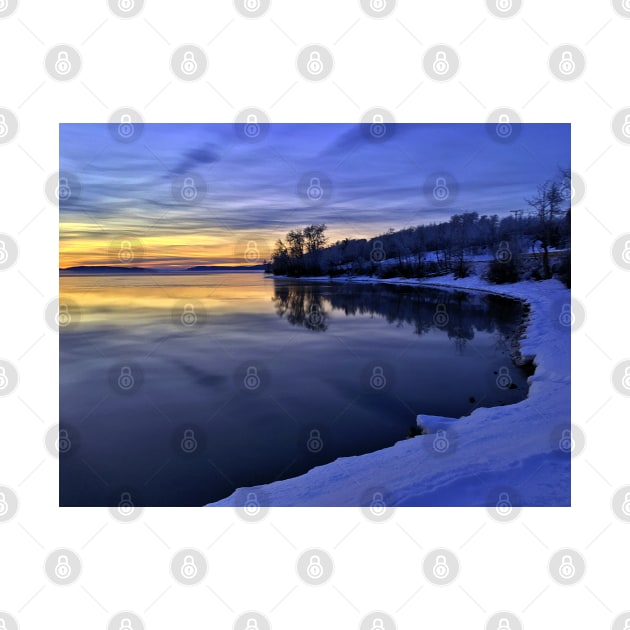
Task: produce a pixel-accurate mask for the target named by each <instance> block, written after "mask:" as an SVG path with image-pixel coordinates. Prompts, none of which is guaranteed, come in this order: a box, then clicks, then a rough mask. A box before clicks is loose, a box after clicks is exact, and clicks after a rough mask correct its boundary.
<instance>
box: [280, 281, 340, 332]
mask: <svg viewBox="0 0 630 630" xmlns="http://www.w3.org/2000/svg"><path fill="white" fill-rule="evenodd" d="M318 289H319V287H311V286H307V285H288V284H278V283H276V286H275V295H274V297H273V298H272V300H273V301H274V303H275V305H276V313H278V316H279V317H284V316H285V315H286V319H287V321H288V322H289V324H291V325H293V326H304V328H307V329H308V330H316V331H322V332H323V331H325V330H326V329H327V328H328V313H327V312H326V311H325V310H324V307H323V304H322V301H323V296H322V295H321V293H320V291H319V290H318Z"/></svg>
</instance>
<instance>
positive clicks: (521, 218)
mask: <svg viewBox="0 0 630 630" xmlns="http://www.w3.org/2000/svg"><path fill="white" fill-rule="evenodd" d="M524 201H525V204H526V207H525V208H519V209H515V210H511V211H510V214H509V215H508V216H505V217H502V218H500V217H499V216H498V215H497V214H493V215H487V214H481V215H480V214H479V213H477V212H461V213H457V214H453V215H452V216H451V217H450V218H449V219H448V220H447V221H442V222H434V223H430V224H426V225H418V226H415V227H406V228H403V229H399V230H394V229H391V228H390V229H389V230H388V231H387V232H385V233H383V234H379V235H377V236H375V237H373V238H370V239H364V238H363V239H351V238H345V239H343V240H338V241H336V242H334V243H329V242H328V238H327V236H326V229H327V226H326V225H325V224H318V225H309V226H307V227H305V228H301V229H292V230H290V231H289V232H288V233H287V235H286V237H285V238H284V239H278V241H277V242H276V245H275V249H274V251H273V254H272V259H271V261H270V262H269V263H267V266H266V271H267V272H269V273H273V274H274V275H286V276H292V277H299V276H305V275H309V276H321V275H330V276H331V277H335V276H340V275H370V276H377V277H381V278H387V277H407V278H410V277H413V278H422V277H427V276H434V275H442V274H446V273H453V274H455V276H456V277H465V276H467V275H468V274H469V273H470V267H471V265H470V260H471V258H472V257H474V256H479V255H485V256H488V258H491V259H492V260H491V262H490V264H489V265H488V278H489V279H490V280H491V281H493V282H514V281H516V280H518V279H519V278H520V277H522V275H523V271H524V269H526V270H527V271H528V273H529V274H530V277H533V278H535V279H546V278H551V277H553V276H554V275H558V276H559V277H561V278H562V279H563V280H564V281H565V282H567V283H568V277H569V275H570V257H569V256H570V255H569V254H568V253H565V254H563V255H562V256H561V257H557V256H555V255H554V256H552V252H553V250H570V246H571V229H570V228H571V207H570V206H571V203H570V202H571V180H570V171H568V170H561V171H560V175H559V177H557V178H556V179H554V180H549V181H546V182H544V183H543V184H541V185H540V186H538V187H537V190H536V191H535V193H534V194H533V195H532V196H531V197H529V198H527V199H525V200H524Z"/></svg>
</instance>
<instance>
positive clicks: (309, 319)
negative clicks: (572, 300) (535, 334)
mask: <svg viewBox="0 0 630 630" xmlns="http://www.w3.org/2000/svg"><path fill="white" fill-rule="evenodd" d="M60 295H61V297H60V303H61V304H62V307H60V314H59V321H60V403H59V404H60V427H61V434H60V443H59V444H60V503H61V505H65V506H112V505H118V504H119V503H120V502H121V499H123V500H124V499H125V498H129V497H131V499H132V501H133V503H135V504H136V505H144V506H196V505H205V504H206V503H209V502H213V501H217V500H219V499H221V498H224V497H226V496H228V495H229V494H231V493H232V492H233V491H234V490H235V489H236V488H239V487H244V486H255V485H259V484H264V483H269V482H272V481H275V480H278V479H285V478H288V477H293V476H296V475H299V474H302V473H304V472H306V471H307V470H309V469H311V468H313V467H314V466H318V465H321V464H324V463H327V462H330V461H333V460H334V459H336V458H338V457H341V456H351V455H359V454H362V453H367V452H371V451H375V450H378V449H381V448H384V447H387V446H391V445H392V444H394V443H396V442H397V441H399V440H401V439H405V438H406V437H407V436H408V434H409V429H410V427H413V426H414V425H415V421H416V415H417V414H420V413H424V414H431V415H440V416H449V417H460V416H463V415H467V414H469V413H471V412H472V411H473V410H474V409H475V408H476V407H478V406H484V407H488V406H495V405H503V404H512V403H515V402H518V401H519V400H522V399H523V398H524V397H526V395H527V375H526V374H525V373H524V372H523V371H522V370H521V369H519V368H517V367H516V366H515V365H514V363H513V361H512V359H511V353H510V349H511V340H512V339H513V338H514V335H515V334H516V332H517V330H518V328H519V326H520V325H521V322H522V318H523V306H522V304H521V303H520V302H518V301H515V300H509V299H505V298H500V297H496V296H492V295H488V294H482V293H471V292H469V293H465V292H461V291H452V290H438V289H429V288H416V287H404V286H395V285H386V284H348V283H335V284H331V283H321V282H308V281H295V280H289V279H276V278H271V277H265V276H263V274H261V273H253V272H245V273H236V272H231V273H212V274H204V275H200V274H189V275H170V274H168V275H167V274H163V275H157V274H156V275H126V276H124V275H120V276H63V277H61V279H60ZM63 305H66V307H65V308H64V307H63ZM419 465H420V466H421V465H422V464H421V462H419Z"/></svg>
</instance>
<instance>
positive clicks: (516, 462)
mask: <svg viewBox="0 0 630 630" xmlns="http://www.w3.org/2000/svg"><path fill="white" fill-rule="evenodd" d="M265 277H266V278H267V277H272V278H273V277H275V278H283V279H289V280H296V281H309V282H312V281H318V282H326V283H332V282H335V283H373V284H376V283H383V284H394V285H409V286H418V287H422V286H427V287H435V288H442V289H453V290H462V291H473V292H483V293H488V294H495V295H500V296H502V297H506V298H511V299H517V300H520V301H521V302H523V303H524V306H526V307H528V312H527V313H526V314H524V315H525V317H524V321H523V322H522V323H521V325H520V326H519V328H518V333H517V334H515V335H514V338H515V339H517V340H518V342H517V346H518V356H519V357H521V360H523V361H525V362H528V361H531V362H532V363H533V365H534V366H535V372H534V373H533V374H532V375H531V376H529V377H528V386H529V389H528V394H527V397H526V398H525V399H524V400H522V401H520V402H518V403H514V404H512V405H504V406H497V407H478V408H476V409H475V410H473V411H472V412H471V414H469V415H468V416H463V417H460V418H443V417H435V416H427V415H424V416H423V415H422V414H419V415H418V416H417V418H416V422H417V424H418V425H419V426H420V427H422V428H423V429H424V430H425V431H426V433H423V434H422V435H419V436H416V437H414V438H411V439H407V440H401V441H399V442H397V443H396V444H394V445H393V446H390V447H386V448H384V449H381V450H378V451H374V452H372V453H366V454H364V455H358V456H354V457H345V458H339V459H337V460H334V461H333V462H330V463H328V464H324V465H322V466H318V467H315V468H313V469H311V470H309V471H307V472H306V473H304V474H302V475H300V476H298V477H293V478H290V479H285V480H281V481H275V482H272V483H270V484H263V485H260V486H255V487H253V488H250V490H252V489H254V490H256V489H258V490H259V492H260V493H261V494H262V495H263V496H264V497H265V498H266V503H267V504H268V505H270V506H290V505H300V506H301V505H313V506H333V505H334V506H358V505H364V501H365V499H364V498H361V497H362V496H363V495H362V494H361V493H357V488H356V486H357V484H358V485H359V486H360V487H361V486H364V488H365V492H367V490H368V488H369V487H372V488H375V487H376V488H381V489H383V490H385V491H386V496H387V504H388V505H392V506H393V505H418V506H420V505H453V506H455V505H462V506H463V505H487V504H488V502H489V501H490V502H492V499H491V498H489V496H490V494H491V493H490V490H489V488H485V487H484V489H483V490H480V488H476V489H475V488H472V487H471V484H472V485H474V483H475V476H477V478H479V477H480V476H481V475H483V476H484V477H486V478H488V479H491V480H492V482H490V481H487V482H486V485H488V484H490V485H494V486H497V485H500V486H505V487H507V486H510V487H511V486H514V488H513V494H515V495H516V496H518V497H519V498H518V499H517V500H516V502H518V503H519V504H521V505H570V458H568V459H567V458H566V457H562V456H558V453H557V448H555V445H554V438H553V434H554V432H555V433H557V432H558V431H559V430H561V428H562V427H570V336H568V335H569V334H570V333H569V331H567V330H565V331H562V330H561V329H559V330H554V325H553V324H554V322H553V320H549V319H548V318H547V316H548V315H549V314H550V310H551V311H553V307H554V305H556V304H557V303H558V301H559V300H560V301H562V300H564V301H569V302H570V290H569V289H566V288H565V287H564V285H562V284H561V283H560V282H559V281H557V280H545V281H541V282H533V281H521V282H518V283H514V284H505V285H491V284H489V283H487V282H486V281H483V280H481V279H480V278H479V277H478V276H470V277H469V278H463V279H457V280H456V279H454V278H453V276H452V274H450V275H448V276H441V277H440V278H439V279H435V278H431V279H406V278H387V279H380V278H370V277H366V276H356V277H354V278H328V277H303V278H289V277H280V276H269V275H265ZM556 326H557V325H556ZM563 334H564V335H567V336H566V337H564V338H563ZM559 342H563V343H559ZM511 354H512V352H511ZM541 409H546V410H547V412H548V413H545V412H544V411H541ZM563 415H564V416H566V417H565V418H564V419H563ZM445 428H448V430H449V431H451V432H453V436H454V439H455V441H456V445H457V448H456V451H457V453H458V455H455V456H454V457H453V459H452V460H451V459H450V458H449V457H441V458H435V457H433V456H431V453H430V451H429V449H427V448H426V443H427V441H428V440H430V438H431V435H432V434H434V433H435V432H436V431H440V430H443V429H445ZM434 437H435V436H434ZM423 444H424V446H423ZM427 455H429V457H427ZM419 457H421V458H422V460H423V465H424V467H421V468H420V470H418V458H419ZM445 462H446V463H448V464H449V465H448V466H446V465H445ZM530 466H531V467H532V468H533V471H532V473H530V475H529V476H530V477H532V476H533V479H530V480H526V481H523V483H527V484H529V485H530V486H532V485H533V486H534V487H529V488H527V491H525V490H524V489H518V486H519V485H522V484H521V483H518V482H519V473H518V471H519V470H520V471H521V473H522V472H523V468H525V469H527V470H528V469H529V467H530ZM403 470H405V471H407V473H406V474H403ZM549 474H551V475H552V477H553V478H552V479H549V477H548V475H549ZM541 475H542V477H541ZM524 476H527V475H524ZM554 478H555V481H556V483H555V484H554V485H555V488H553V489H550V488H549V484H553V483H554ZM481 485H483V484H481ZM440 488H441V489H442V491H441V492H440V490H439V489H440ZM543 489H544V491H543ZM243 490H245V489H243V488H239V489H238V490H236V491H235V492H234V493H233V494H232V495H230V496H228V497H226V498H225V499H222V500H220V501H218V502H216V503H213V504H210V505H223V506H237V505H239V501H238V500H237V498H238V497H239V496H241V495H242V494H243ZM489 493H490V494H489ZM495 502H496V501H495Z"/></svg>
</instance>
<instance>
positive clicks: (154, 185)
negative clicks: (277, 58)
mask: <svg viewBox="0 0 630 630" xmlns="http://www.w3.org/2000/svg"><path fill="white" fill-rule="evenodd" d="M240 127H241V128H237V127H236V126H235V125H234V124H144V125H142V126H140V127H137V128H136V133H137V132H138V131H141V133H140V134H139V137H135V139H134V140H133V141H132V142H120V141H118V140H117V139H116V130H117V126H116V125H109V124H62V125H60V173H61V176H65V177H66V179H67V180H68V182H67V183H68V186H69V187H70V188H71V189H72V194H70V195H69V196H68V198H67V199H64V198H61V199H60V202H59V206H60V237H59V238H60V263H59V264H60V267H69V266H75V265H121V264H124V262H125V261H124V259H122V260H121V258H120V256H119V255H118V254H119V251H120V248H121V244H123V243H125V245H124V247H127V244H128V245H129V246H130V247H131V248H132V249H133V252H134V257H133V260H132V262H131V263H130V264H133V265H134V266H143V267H164V268H166V267H169V268H186V267H190V266H192V265H212V264H216V265H226V264H227V265H239V264H247V263H248V259H246V257H245V255H244V254H245V251H246V250H247V249H248V248H250V249H251V248H252V247H255V249H256V250H257V251H258V252H259V256H260V258H261V259H262V258H265V257H268V256H269V254H270V253H271V249H272V247H273V243H274V242H275V240H276V239H277V238H279V237H283V236H284V235H285V233H286V232H287V231H288V230H289V229H292V228H295V227H303V226H305V225H308V224H310V223H326V224H327V225H328V226H329V229H328V235H329V237H330V239H331V241H334V240H337V239H341V238H345V237H371V236H375V235H377V234H379V233H382V232H384V231H386V230H388V229H389V228H390V227H391V228H395V229H398V228H402V227H406V226H410V225H420V224H423V223H430V222H432V221H439V220H446V219H448V217H449V216H450V215H451V214H454V213H455V212H462V211H475V212H478V213H479V214H499V215H502V216H504V215H506V214H508V213H509V211H510V210H514V209H518V208H525V207H526V204H525V202H524V197H528V196H531V195H532V193H533V192H534V191H535V188H536V186H537V184H539V183H542V182H543V181H545V180H546V179H550V178H553V177H556V176H557V174H558V167H570V126H569V125H561V124H546V125H542V124H527V125H520V126H519V128H518V134H515V136H516V135H517V137H516V138H515V139H514V141H513V142H497V140H496V139H495V138H493V135H492V133H491V129H490V130H489V127H488V126H487V125H485V124H476V125H475V124H459V125H457V124H441V125H435V124H405V125H396V126H395V127H392V126H390V127H389V133H391V132H392V131H393V133H392V135H391V137H388V139H386V140H385V141H375V140H374V139H373V138H372V137H371V136H370V134H369V125H358V124H271V125H268V126H261V128H260V129H261V132H260V135H258V136H256V137H254V138H253V139H251V138H248V137H247V136H246V135H244V134H243V133H242V126H240ZM515 129H516V127H515ZM441 174H445V175H446V180H447V182H448V184H449V185H450V191H451V194H450V196H449V199H448V201H447V202H445V203H436V202H435V199H434V198H433V197H432V195H431V194H430V193H431V190H432V186H433V185H434V182H435V180H436V179H437V178H438V177H440V176H441ZM314 178H315V179H316V180H319V183H320V185H321V188H322V190H323V191H324V193H323V198H322V199H312V198H310V199H309V198H308V196H307V195H306V190H307V189H308V187H309V186H310V185H311V184H313V183H315V184H317V181H315V182H313V179H314ZM191 182H192V184H193V190H194V194H193V195H190V194H189V195H188V197H191V196H192V197H194V198H193V199H192V200H191V199H187V198H186V197H185V196H182V188H183V186H185V185H186V184H189V185H190V183H191ZM204 188H205V191H204V190H203V189H204ZM189 190H190V186H189ZM62 197H63V196H62Z"/></svg>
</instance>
